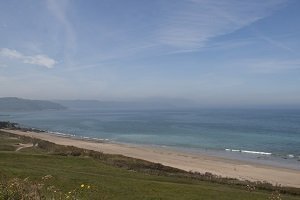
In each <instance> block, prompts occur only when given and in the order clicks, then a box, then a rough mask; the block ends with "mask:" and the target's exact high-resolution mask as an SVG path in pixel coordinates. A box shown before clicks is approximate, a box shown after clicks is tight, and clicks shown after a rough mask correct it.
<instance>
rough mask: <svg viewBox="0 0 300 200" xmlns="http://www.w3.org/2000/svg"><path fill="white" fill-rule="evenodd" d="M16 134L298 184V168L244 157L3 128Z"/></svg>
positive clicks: (194, 168) (219, 172)
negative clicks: (270, 164)
mask: <svg viewBox="0 0 300 200" xmlns="http://www.w3.org/2000/svg"><path fill="white" fill-rule="evenodd" d="M2 131H6V132H10V133H14V134H18V135H25V136H30V137H34V138H38V139H42V140H46V141H50V142H53V143H56V144H60V145H69V146H75V147H79V148H83V149H89V150H95V151H100V152H103V153H108V154H121V155H124V156H128V157H133V158H139V159H143V160H147V161H151V162H156V163H161V164H163V165H166V166H171V167H175V168H179V169H183V170H186V171H196V172H201V173H205V172H210V173H213V174H216V175H220V176H223V177H231V178H238V179H241V180H250V181H267V182H269V183H272V184H280V185H283V186H291V187H298V188H300V170H292V169H287V168H281V167H273V166H267V165H262V164H253V163H248V162H244V161H237V160H230V159H224V158H219V157H214V156H207V155H202V154H192V153H183V152H179V151H175V150H166V149H163V148H154V147H147V146H146V147H145V146H133V145H128V144H115V143H99V142H95V141H86V140H79V139H73V138H66V137H60V136H56V135H53V134H47V133H35V132H23V131H19V130H2Z"/></svg>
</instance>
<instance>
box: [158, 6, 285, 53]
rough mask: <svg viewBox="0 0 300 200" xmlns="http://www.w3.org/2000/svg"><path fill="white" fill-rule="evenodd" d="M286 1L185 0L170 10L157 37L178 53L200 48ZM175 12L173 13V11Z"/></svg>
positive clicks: (268, 12)
mask: <svg viewBox="0 0 300 200" xmlns="http://www.w3.org/2000/svg"><path fill="white" fill-rule="evenodd" d="M284 2H285V0H272V1H270V0H267V1H258V0H253V1H239V0H228V1H218V0H186V1H183V3H182V4H178V5H177V7H176V8H173V10H174V11H173V12H172V11H169V16H168V17H166V19H165V20H163V23H162V25H161V30H159V32H158V38H159V41H160V43H161V44H163V45H167V46H170V47H173V48H177V49H179V50H180V49H181V50H190V49H199V48H201V47H204V46H205V45H206V43H207V42H208V41H209V40H211V39H212V38H215V37H218V36H221V35H225V34H228V33H232V32H234V31H236V30H239V29H241V28H243V27H245V26H248V25H250V24H252V23H254V22H256V21H258V20H260V19H262V18H264V17H266V16H268V15H269V14H271V13H272V12H273V11H274V10H276V9H278V8H279V7H280V6H282V4H283V3H284ZM175 11H176V12H175Z"/></svg>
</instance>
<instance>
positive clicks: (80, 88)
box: [0, 0, 300, 106]
mask: <svg viewBox="0 0 300 200" xmlns="http://www.w3.org/2000/svg"><path fill="white" fill-rule="evenodd" d="M299 20H300V1H298V0H264V1H261V0H251V1H246V0H245V1H241V0H224V1H219V0H151V1H149V0H126V1H122V0H89V1H85V0H72V1H71V0H70V1H67V0H41V1H38V0H26V1H19V0H10V1H6V0H0V97H5V96H16V97H22V98H30V99H98V100H118V101H131V100H143V99H156V98H157V99H170V100H174V99H175V100H176V99H185V100H188V101H193V102H195V103H197V104H199V105H203V106H222V105H225V106H226V105H227V106H234V105H241V106H242V105H300V21H299Z"/></svg>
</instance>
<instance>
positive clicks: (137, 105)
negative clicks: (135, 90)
mask: <svg viewBox="0 0 300 200" xmlns="http://www.w3.org/2000/svg"><path fill="white" fill-rule="evenodd" d="M54 102H56V103H59V104H61V105H63V106H65V107H67V108H70V109H79V110H85V109H100V110H143V109H146V110H148V109H172V108H176V106H174V105H172V104H171V103H167V102H150V101H148V102H147V101H98V100H54Z"/></svg>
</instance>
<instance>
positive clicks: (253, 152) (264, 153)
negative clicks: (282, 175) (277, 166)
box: [241, 150, 272, 155]
mask: <svg viewBox="0 0 300 200" xmlns="http://www.w3.org/2000/svg"><path fill="white" fill-rule="evenodd" d="M241 152H242V153H252V154H260V155H272V153H268V152H263V151H247V150H241Z"/></svg>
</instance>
